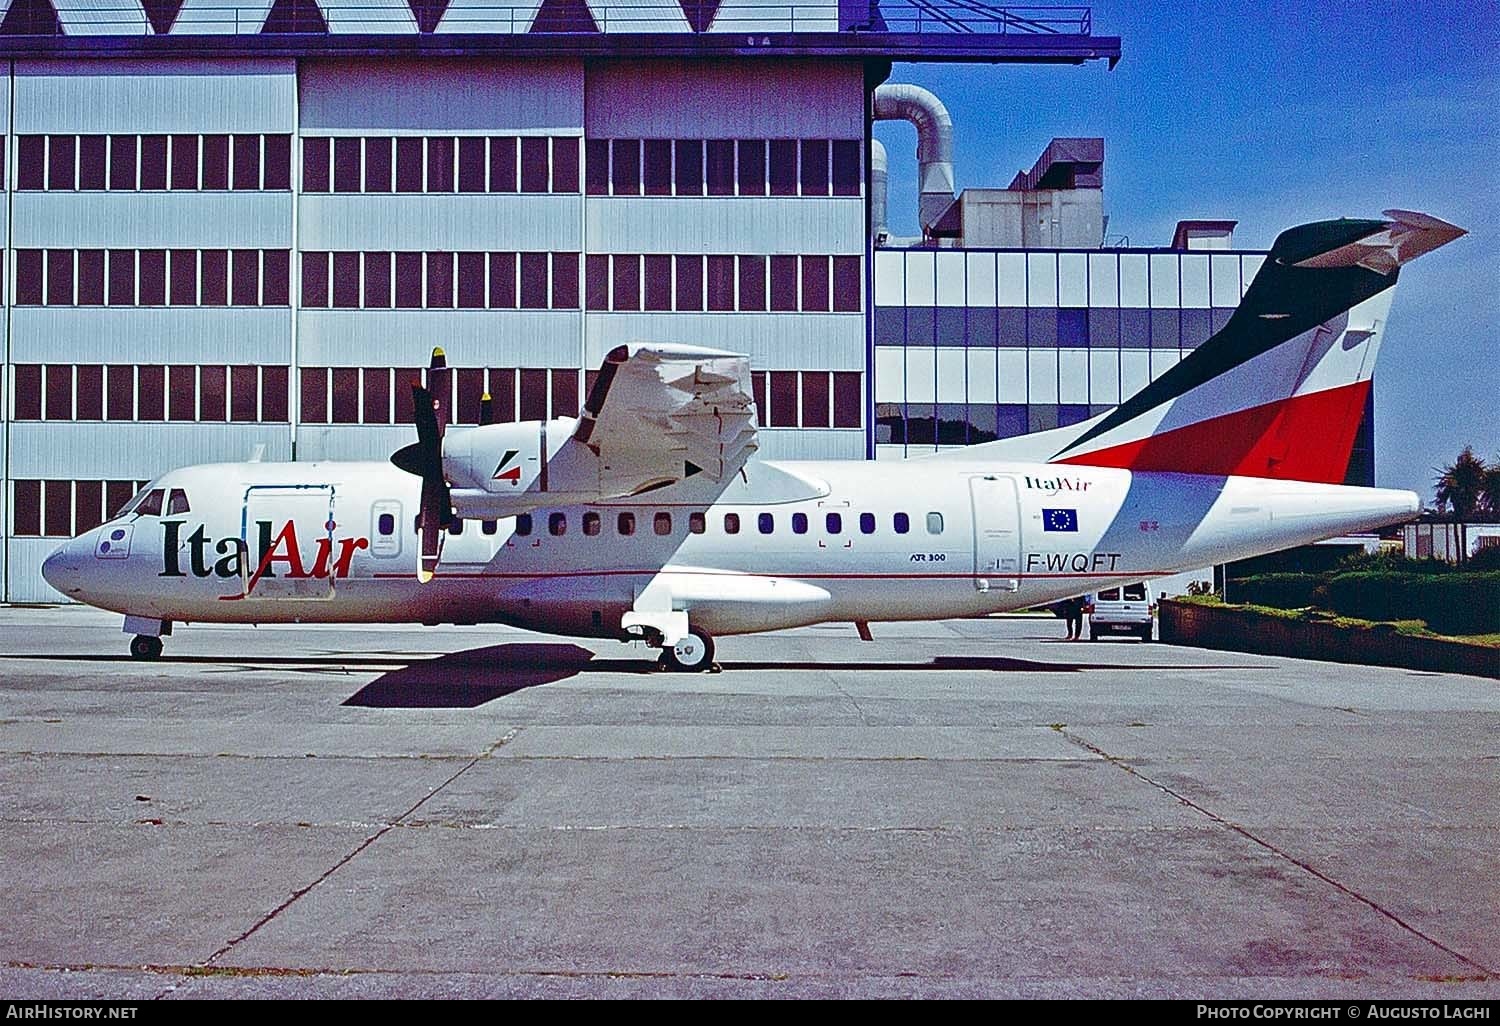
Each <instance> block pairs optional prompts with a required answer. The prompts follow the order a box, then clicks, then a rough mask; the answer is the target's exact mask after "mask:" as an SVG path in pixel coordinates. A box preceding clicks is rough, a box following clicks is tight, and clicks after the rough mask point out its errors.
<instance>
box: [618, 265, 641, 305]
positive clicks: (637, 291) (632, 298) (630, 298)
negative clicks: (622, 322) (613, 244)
mask: <svg viewBox="0 0 1500 1026" xmlns="http://www.w3.org/2000/svg"><path fill="white" fill-rule="evenodd" d="M613 270H614V277H613V282H612V287H611V293H612V296H613V300H614V309H616V310H639V309H640V308H641V258H640V257H639V256H637V255H635V254H633V253H623V254H618V255H616V256H615V258H614V266H613Z"/></svg>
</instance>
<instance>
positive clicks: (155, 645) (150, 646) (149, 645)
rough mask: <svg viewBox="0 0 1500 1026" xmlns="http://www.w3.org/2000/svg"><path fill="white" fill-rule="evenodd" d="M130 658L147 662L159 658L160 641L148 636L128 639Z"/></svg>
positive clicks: (139, 635)
mask: <svg viewBox="0 0 1500 1026" xmlns="http://www.w3.org/2000/svg"><path fill="white" fill-rule="evenodd" d="M130 658H132V659H140V660H149V659H160V658H161V639H160V638H153V637H151V636H150V635H148V634H137V635H136V636H135V637H134V638H131V639H130Z"/></svg>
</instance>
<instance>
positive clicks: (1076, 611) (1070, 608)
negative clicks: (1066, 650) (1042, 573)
mask: <svg viewBox="0 0 1500 1026" xmlns="http://www.w3.org/2000/svg"><path fill="white" fill-rule="evenodd" d="M1083 605H1084V599H1083V596H1082V595H1078V596H1076V597H1074V598H1070V599H1067V600H1065V601H1064V603H1063V615H1064V616H1066V617H1067V620H1068V640H1069V641H1077V640H1079V639H1080V638H1082V637H1083Z"/></svg>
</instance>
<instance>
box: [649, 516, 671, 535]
mask: <svg viewBox="0 0 1500 1026" xmlns="http://www.w3.org/2000/svg"><path fill="white" fill-rule="evenodd" d="M651 529H652V530H653V531H655V532H656V533H657V534H663V535H665V534H671V533H672V514H670V513H658V514H656V516H654V517H652V518H651Z"/></svg>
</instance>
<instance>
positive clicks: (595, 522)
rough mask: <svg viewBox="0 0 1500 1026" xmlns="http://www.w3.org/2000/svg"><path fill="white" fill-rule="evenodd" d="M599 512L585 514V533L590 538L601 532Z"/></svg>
mask: <svg viewBox="0 0 1500 1026" xmlns="http://www.w3.org/2000/svg"><path fill="white" fill-rule="evenodd" d="M599 526H600V525H599V514H597V513H594V512H589V513H585V514H584V515H583V533H584V534H586V535H588V536H589V537H590V538H592V537H594V535H596V534H598V533H599Z"/></svg>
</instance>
